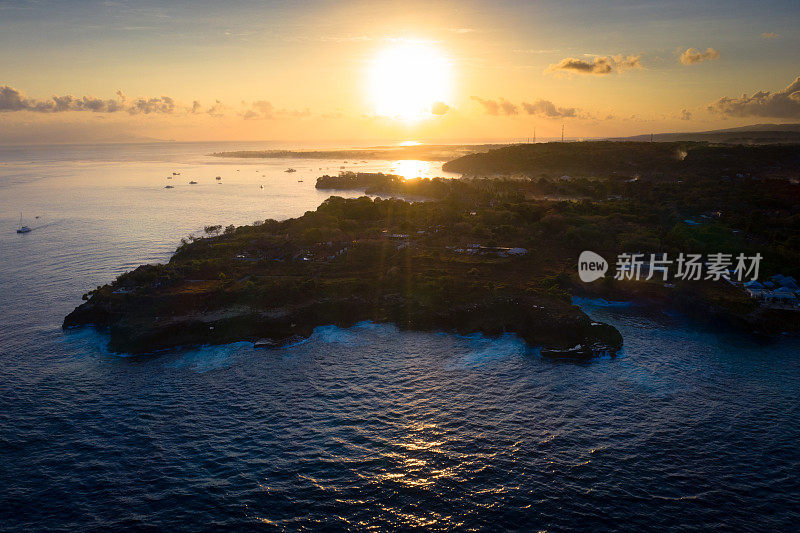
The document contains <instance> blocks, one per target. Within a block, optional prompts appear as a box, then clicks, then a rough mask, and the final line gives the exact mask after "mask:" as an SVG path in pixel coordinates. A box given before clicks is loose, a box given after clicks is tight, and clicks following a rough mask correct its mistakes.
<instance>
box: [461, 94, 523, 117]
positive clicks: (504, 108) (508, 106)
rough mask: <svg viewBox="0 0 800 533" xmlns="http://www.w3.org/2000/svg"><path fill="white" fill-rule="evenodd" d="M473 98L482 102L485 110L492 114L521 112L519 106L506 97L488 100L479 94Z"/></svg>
mask: <svg viewBox="0 0 800 533" xmlns="http://www.w3.org/2000/svg"><path fill="white" fill-rule="evenodd" d="M472 99H473V100H475V101H476V102H478V103H479V104H481V105H482V106H483V109H484V111H486V112H487V113H489V114H490V115H516V114H518V113H519V108H518V107H517V106H516V105H514V104H512V103H511V102H509V101H508V100H506V99H505V98H500V99H498V100H488V99H484V98H480V97H478V96H473V97H472Z"/></svg>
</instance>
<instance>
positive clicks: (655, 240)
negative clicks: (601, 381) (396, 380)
mask: <svg viewBox="0 0 800 533" xmlns="http://www.w3.org/2000/svg"><path fill="white" fill-rule="evenodd" d="M553 144H555V143H553ZM529 150H541V151H542V152H543V153H544V154H545V155H543V156H541V157H542V158H543V161H545V162H546V164H544V165H542V166H541V167H539V168H537V167H535V166H533V164H534V163H535V162H536V161H537V159H536V157H529V158H526V157H525V156H524V155H525V154H526V153H527V151H529ZM623 150H627V151H629V152H631V153H630V154H628V156H627V157H622V156H620V155H613V154H614V153H618V152H620V151H623ZM731 150H734V151H731ZM737 150H738V151H737ZM570 151H571V153H572V155H573V157H572V159H569V160H567V161H566V162H565V163H564V164H563V166H562V167H561V168H564V167H567V166H568V167H569V169H570V171H572V172H575V170H580V168H582V166H583V165H586V167H587V168H588V166H589V161H590V160H591V157H590V155H589V154H590V153H594V154H601V155H600V156H597V157H595V165H594V168H596V169H598V170H597V171H596V172H595V173H594V174H595V175H593V176H586V175H580V174H578V175H576V176H569V175H566V174H562V170H559V171H558V172H556V173H555V175H553V171H552V170H551V169H553V168H555V167H554V165H556V163H555V162H554V161H552V159H553V158H554V157H555V158H558V157H561V154H567V153H570ZM659 153H660V154H661V155H660V156H659V157H655V156H657V155H658V154H659ZM552 154H556V156H553V155H552ZM535 155H536V154H535V153H534V156H535ZM651 156H652V157H651ZM564 157H566V155H564ZM603 157H604V158H605V159H603ZM670 158H671V159H670ZM720 159H725V160H726V161H727V163H726V164H725V165H724V166H723V167H719V166H713V165H712V164H711V163H709V161H714V162H718V161H719V160H720ZM497 162H500V164H499V165H498V164H496V163H497ZM799 162H800V158H798V148H796V147H795V148H787V147H770V146H766V147H753V148H751V147H736V148H734V149H732V148H730V147H721V148H717V147H712V146H708V145H697V144H692V143H689V144H681V145H669V144H668V143H659V144H658V146H657V147H654V146H653V145H651V143H617V144H614V143H607V142H600V143H569V144H560V143H558V146H548V145H541V147H539V145H536V146H535V147H531V145H521V146H518V147H510V148H503V149H499V150H495V151H490V152H487V153H485V154H474V155H469V156H466V157H464V158H461V159H457V160H455V161H453V162H452V163H449V164H448V166H452V167H456V168H458V169H464V170H465V171H467V172H473V171H475V170H476V169H481V170H483V171H486V172H487V173H489V174H491V175H493V176H494V177H493V178H486V177H475V178H470V179H467V178H462V179H441V178H436V179H410V180H406V179H403V178H400V177H398V176H391V175H385V174H377V173H372V174H370V173H360V174H359V173H351V172H344V173H342V174H340V175H338V176H322V177H320V178H319V179H318V180H317V188H318V189H321V190H332V191H335V190H344V189H356V190H362V191H364V192H365V193H367V194H370V195H371V197H370V196H363V197H361V198H357V199H350V200H346V199H343V198H340V197H337V196H331V197H330V198H329V199H328V200H326V201H325V202H323V203H322V205H320V206H319V207H318V208H317V209H316V210H315V211H310V212H307V213H306V214H305V215H303V216H302V217H299V218H295V219H289V220H285V221H275V220H266V221H264V222H260V223H257V224H253V225H251V226H241V227H233V226H229V227H228V228H226V229H224V230H223V229H222V228H221V227H220V226H210V227H208V228H206V232H205V235H204V236H202V237H199V238H192V239H189V240H186V241H184V242H183V243H182V245H181V246H180V247H179V248H178V250H177V251H176V253H175V255H174V256H173V257H172V259H171V260H170V261H169V262H168V263H167V264H163V265H144V266H141V267H139V268H137V269H136V270H134V271H132V272H128V273H126V274H123V275H121V276H120V277H119V278H118V279H116V280H115V281H113V282H112V283H110V284H108V285H104V286H101V287H98V288H97V289H95V290H93V291H90V292H89V293H87V294H86V295H85V299H86V302H85V303H83V304H82V305H81V306H79V307H78V308H77V309H75V310H74V311H73V312H72V313H70V314H69V315H68V316H67V317H66V319H65V321H64V327H65V328H67V327H74V326H80V325H87V324H94V325H95V326H98V327H102V328H107V329H108V331H109V333H110V347H111V348H112V349H114V350H118V351H124V352H129V353H147V352H154V351H157V350H161V349H167V348H171V347H175V346H179V345H190V344H203V343H212V344H214V343H226V342H232V341H239V340H251V341H254V342H256V341H260V343H261V344H264V345H280V344H281V343H284V342H288V341H289V340H291V339H296V338H298V337H306V336H308V335H310V333H311V332H312V330H313V328H314V327H316V326H320V325H326V324H336V325H339V326H349V325H352V324H354V323H356V322H359V321H363V320H372V321H376V322H392V323H395V324H397V325H398V326H399V327H402V328H410V329H415V330H444V331H453V332H459V333H471V332H482V333H485V334H489V335H494V334H500V333H503V332H514V333H516V334H518V335H519V336H520V337H521V338H523V339H524V340H525V341H526V342H528V343H529V344H530V345H531V346H542V347H543V350H542V352H543V353H544V354H549V355H553V356H561V357H577V358H589V357H591V356H593V355H595V354H597V353H615V352H616V351H617V350H618V349H619V348H620V347H621V346H622V338H621V336H620V334H619V332H618V331H617V330H616V329H615V328H613V327H612V326H610V325H607V324H601V323H597V322H595V321H593V320H591V318H590V317H588V316H587V315H586V314H585V313H584V312H583V311H581V310H580V309H579V308H578V307H576V306H573V305H572V304H571V296H573V295H591V296H598V297H603V298H608V299H637V300H640V301H647V302H654V303H658V304H666V305H670V306H674V307H677V308H679V309H681V310H683V311H685V312H687V313H688V314H690V315H692V316H695V317H697V318H699V319H703V320H711V321H713V322H716V323H726V324H731V325H734V326H737V327H740V328H743V329H745V330H747V331H753V330H754V331H758V332H760V333H766V334H778V333H782V332H787V331H796V330H798V329H800V307H797V305H796V304H795V303H794V302H795V301H796V300H793V298H795V297H796V295H795V294H794V293H792V287H793V286H794V287H795V288H796V285H793V283H794V282H793V281H792V280H793V279H796V277H797V276H798V275H800V272H798V270H799V269H800V267H799V266H798V265H800V243H798V241H797V239H798V235H800V211H799V210H800V207H798V204H797V198H799V197H800V185H798V181H797V179H796V178H794V177H790V176H791V173H792V172H796V169H797V167H798V164H800V163H799ZM715 164H716V163H715ZM521 165H522V166H524V167H525V169H526V171H527V172H532V173H534V175H536V174H537V171H538V170H540V169H545V170H543V171H542V172H538V177H530V176H527V175H516V176H514V177H497V176H498V175H501V176H502V172H501V171H502V170H506V169H508V168H513V169H515V170H516V169H518V168H520V166H521ZM576 174H577V173H576ZM381 196H383V197H384V198H385V197H389V198H388V199H382V198H381ZM401 197H418V198H420V197H422V198H426V199H427V201H417V202H411V201H406V200H402V199H399V198H401ZM554 198H555V200H554ZM583 250H592V251H594V252H597V253H599V254H601V255H602V256H603V257H605V258H608V259H609V261H610V262H612V265H611V272H609V274H607V275H606V277H605V278H603V279H602V280H599V281H596V282H594V283H582V282H581V281H579V280H578V277H577V259H578V256H579V254H580V253H581V252H582V251H583ZM631 252H644V253H666V254H671V255H673V256H674V255H677V254H679V253H682V252H692V253H701V254H711V253H726V254H732V255H733V254H737V253H746V254H753V255H754V254H756V253H758V254H760V256H761V257H763V262H762V264H761V274H760V275H761V278H762V279H764V280H765V283H766V285H764V286H762V288H764V289H765V290H764V291H761V290H760V289H759V291H753V290H751V288H748V287H746V286H745V285H744V284H743V283H737V282H735V281H733V280H728V279H716V280H710V279H705V278H704V279H701V280H696V281H675V280H669V282H665V280H662V279H659V278H658V277H656V278H654V279H647V280H645V279H642V280H616V279H614V277H613V268H614V265H613V260H614V258H615V257H617V255H618V254H621V253H631ZM770 277H773V278H774V279H780V280H783V281H781V282H780V283H781V284H782V285H781V286H780V287H779V288H780V291H778V290H775V291H772V292H774V293H775V294H776V295H778V296H781V300H780V301H779V302H776V301H775V300H774V299H773V298H771V296H770V294H771V292H770V291H769V290H767V289H768V287H769V286H772V287H775V286H774V285H769V284H770V283H772V282H771V281H766V280H768V279H770ZM776 283H777V282H776ZM787 291H788V292H787ZM778 293H780V294H778ZM790 293H791V295H790Z"/></svg>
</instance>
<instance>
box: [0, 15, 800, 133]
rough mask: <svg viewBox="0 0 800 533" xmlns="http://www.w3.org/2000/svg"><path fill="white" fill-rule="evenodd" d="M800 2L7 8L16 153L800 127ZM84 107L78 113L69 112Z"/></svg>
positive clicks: (5, 64)
mask: <svg viewBox="0 0 800 533" xmlns="http://www.w3.org/2000/svg"><path fill="white" fill-rule="evenodd" d="M798 27H800V9H798V8H797V2H796V0H795V1H785V2H770V1H764V2H738V1H719V2H694V1H692V2H688V1H687V2H684V1H677V2H666V1H653V2H621V1H616V2H615V1H609V2H567V1H530V2H523V1H516V2H515V1H505V0H492V1H465V0H459V1H453V2H430V1H426V2H416V1H413V0H408V1H404V2H397V1H393V2H380V1H376V0H370V1H364V2H361V1H358V2H341V1H337V2H313V1H280V2H278V1H274V2H231V3H224V2H197V1H192V2H180V1H175V2H170V3H169V4H168V5H159V4H156V3H151V2H122V1H119V2H114V1H109V2H48V1H40V2H16V1H3V0H0V142H2V143H11V142H37V141H38V142H66V141H84V140H85V141H97V140H111V141H113V140H129V139H134V138H155V139H175V140H181V141H194V140H283V141H300V142H314V141H320V142H321V141H383V140H385V141H397V140H404V139H416V140H421V141H428V142H437V141H444V142H446V141H450V142H458V141H469V140H515V139H520V138H524V137H529V136H531V135H532V133H533V129H534V127H535V128H536V131H537V135H538V136H540V137H546V136H557V135H560V131H561V125H562V124H564V125H565V128H566V131H567V135H568V136H569V137H601V136H616V135H633V134H639V133H650V132H665V131H700V130H708V129H714V128H725V127H734V126H739V125H744V124H751V123H764V122H800V82H796V81H795V80H796V78H798V76H800V32H798V31H797V28H798ZM70 97H71V98H70Z"/></svg>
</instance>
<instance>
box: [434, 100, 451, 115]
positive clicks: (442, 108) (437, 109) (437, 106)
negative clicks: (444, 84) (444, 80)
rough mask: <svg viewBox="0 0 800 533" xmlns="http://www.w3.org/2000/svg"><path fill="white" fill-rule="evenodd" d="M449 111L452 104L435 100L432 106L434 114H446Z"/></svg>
mask: <svg viewBox="0 0 800 533" xmlns="http://www.w3.org/2000/svg"><path fill="white" fill-rule="evenodd" d="M448 111H450V106H449V105H447V104H445V103H444V102H435V103H434V104H433V105H432V106H431V113H432V114H434V115H444V114H446V113H447V112H448Z"/></svg>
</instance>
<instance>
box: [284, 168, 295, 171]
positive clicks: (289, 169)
mask: <svg viewBox="0 0 800 533" xmlns="http://www.w3.org/2000/svg"><path fill="white" fill-rule="evenodd" d="M284 172H297V170H295V169H293V168H287V169H286V170H284Z"/></svg>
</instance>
